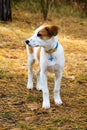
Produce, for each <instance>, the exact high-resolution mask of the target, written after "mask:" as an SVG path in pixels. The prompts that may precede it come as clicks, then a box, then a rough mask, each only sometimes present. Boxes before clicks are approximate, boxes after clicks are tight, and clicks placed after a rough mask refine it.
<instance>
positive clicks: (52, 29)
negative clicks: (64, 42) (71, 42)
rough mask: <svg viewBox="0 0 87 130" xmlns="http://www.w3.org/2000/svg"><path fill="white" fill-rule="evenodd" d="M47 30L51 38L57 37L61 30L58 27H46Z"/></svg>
mask: <svg viewBox="0 0 87 130" xmlns="http://www.w3.org/2000/svg"><path fill="white" fill-rule="evenodd" d="M45 29H46V30H47V32H48V33H49V35H50V36H56V35H57V33H58V30H59V28H58V27H57V26H48V27H45Z"/></svg>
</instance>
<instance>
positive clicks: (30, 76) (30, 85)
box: [27, 57, 34, 89]
mask: <svg viewBox="0 0 87 130" xmlns="http://www.w3.org/2000/svg"><path fill="white" fill-rule="evenodd" d="M33 63H34V60H33V58H32V57H29V58H28V83H27V89H33V70H32V67H33Z"/></svg>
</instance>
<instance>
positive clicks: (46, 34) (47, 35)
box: [37, 28, 52, 40]
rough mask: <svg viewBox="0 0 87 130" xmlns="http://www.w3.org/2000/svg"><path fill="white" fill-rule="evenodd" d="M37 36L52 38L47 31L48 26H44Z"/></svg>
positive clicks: (45, 38)
mask: <svg viewBox="0 0 87 130" xmlns="http://www.w3.org/2000/svg"><path fill="white" fill-rule="evenodd" d="M37 36H39V37H40V38H41V39H43V40H48V39H50V38H51V37H52V36H51V35H50V34H49V33H48V32H47V30H46V28H43V29H42V30H40V31H39V32H38V34H37Z"/></svg>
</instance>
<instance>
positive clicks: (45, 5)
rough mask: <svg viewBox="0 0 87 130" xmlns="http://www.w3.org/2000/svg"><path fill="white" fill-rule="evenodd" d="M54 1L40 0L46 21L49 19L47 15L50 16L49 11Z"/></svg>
mask: <svg viewBox="0 0 87 130" xmlns="http://www.w3.org/2000/svg"><path fill="white" fill-rule="evenodd" d="M53 1H54V0H40V2H41V7H42V13H43V18H44V20H46V19H47V15H48V12H49V9H50V7H51V5H52V3H53Z"/></svg>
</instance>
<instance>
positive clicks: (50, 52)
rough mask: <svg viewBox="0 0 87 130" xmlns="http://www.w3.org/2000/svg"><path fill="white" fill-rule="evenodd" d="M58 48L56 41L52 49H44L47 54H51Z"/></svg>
mask: <svg viewBox="0 0 87 130" xmlns="http://www.w3.org/2000/svg"><path fill="white" fill-rule="evenodd" d="M57 48H58V42H57V43H56V47H55V48H54V49H50V50H46V51H45V52H46V53H48V54H52V53H53V52H55V51H56V50H57Z"/></svg>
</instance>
